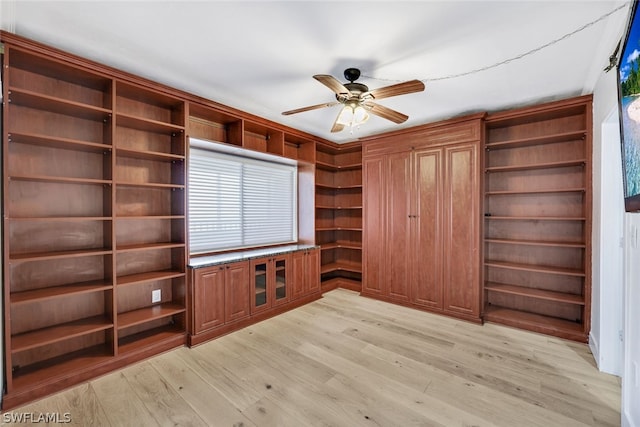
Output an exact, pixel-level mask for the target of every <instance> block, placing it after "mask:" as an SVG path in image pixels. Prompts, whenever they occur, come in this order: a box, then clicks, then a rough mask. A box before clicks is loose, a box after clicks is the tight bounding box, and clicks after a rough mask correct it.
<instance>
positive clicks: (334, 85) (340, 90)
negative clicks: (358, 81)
mask: <svg viewBox="0 0 640 427" xmlns="http://www.w3.org/2000/svg"><path fill="white" fill-rule="evenodd" d="M313 78H314V79H316V80H317V81H319V82H320V83H322V84H323V85H325V86H326V87H328V88H329V89H331V90H332V91H333V92H334V93H335V94H336V95H347V96H348V97H351V96H352V95H351V92H350V91H349V89H347V88H346V87H345V86H344V85H343V84H342V83H340V80H338V79H336V78H335V77H333V76H330V75H327V74H316V75H315V76H313Z"/></svg>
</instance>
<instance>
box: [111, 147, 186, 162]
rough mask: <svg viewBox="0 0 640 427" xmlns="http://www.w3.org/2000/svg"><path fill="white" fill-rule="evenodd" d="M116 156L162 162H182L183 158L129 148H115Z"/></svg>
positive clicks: (176, 155) (178, 155) (177, 155)
mask: <svg viewBox="0 0 640 427" xmlns="http://www.w3.org/2000/svg"><path fill="white" fill-rule="evenodd" d="M116 156H119V157H132V158H135V159H142V160H157V161H162V162H175V161H183V160H184V159H185V156H183V155H180V154H171V153H162V152H159V151H140V150H131V149H129V148H116Z"/></svg>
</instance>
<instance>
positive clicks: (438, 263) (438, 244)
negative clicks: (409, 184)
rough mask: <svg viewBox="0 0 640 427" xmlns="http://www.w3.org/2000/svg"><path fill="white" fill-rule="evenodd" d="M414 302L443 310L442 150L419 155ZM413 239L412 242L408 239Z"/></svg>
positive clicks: (416, 174)
mask: <svg viewBox="0 0 640 427" xmlns="http://www.w3.org/2000/svg"><path fill="white" fill-rule="evenodd" d="M414 161H415V163H414V164H415V173H414V177H415V179H414V185H415V199H414V207H413V209H412V210H413V212H415V215H416V217H415V218H413V221H412V225H413V230H412V232H411V236H413V238H414V244H413V248H412V254H413V266H414V273H413V278H412V281H411V301H412V302H413V303H415V304H419V305H422V306H426V307H430V308H438V309H442V298H443V281H442V274H443V271H442V261H443V260H442V249H443V245H442V227H441V224H442V213H443V198H442V196H443V194H442V193H443V185H442V179H441V176H442V150H441V149H432V150H421V151H417V152H416V153H415V160H414ZM407 240H409V239H407Z"/></svg>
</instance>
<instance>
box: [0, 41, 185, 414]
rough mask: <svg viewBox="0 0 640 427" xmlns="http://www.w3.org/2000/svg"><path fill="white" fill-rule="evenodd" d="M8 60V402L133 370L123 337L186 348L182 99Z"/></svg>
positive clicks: (40, 61) (25, 57)
mask: <svg viewBox="0 0 640 427" xmlns="http://www.w3.org/2000/svg"><path fill="white" fill-rule="evenodd" d="M3 59H4V67H3V68H4V70H3V71H5V72H4V73H3V77H4V78H3V80H5V81H6V89H5V93H4V96H5V97H6V99H7V101H8V102H7V103H6V104H5V106H6V107H5V109H4V111H3V125H4V138H3V150H4V152H5V156H4V179H3V182H4V204H5V211H6V213H7V214H6V216H5V219H4V226H5V230H6V233H7V234H6V236H7V239H6V240H5V246H4V249H5V251H4V254H5V255H4V257H5V272H4V283H5V290H4V291H5V293H4V295H5V301H6V304H7V306H6V310H5V348H6V350H7V351H6V355H7V359H6V362H7V363H6V367H7V369H6V375H5V378H6V396H5V399H4V404H5V407H10V406H13V405H15V404H17V403H20V402H23V401H25V400H28V399H29V398H33V397H35V396H38V395H40V394H42V393H46V392H48V391H50V390H54V389H55V382H56V380H57V379H59V378H61V377H65V378H74V377H75V378H77V379H78V380H81V379H82V378H87V376H88V375H90V374H91V372H92V371H94V370H95V371H97V372H98V371H100V370H101V372H104V367H105V366H106V365H108V364H110V363H113V364H114V365H116V366H117V365H119V364H121V363H122V362H120V361H119V355H120V354H121V353H122V350H123V349H124V347H123V348H119V347H120V345H119V344H120V343H125V342H126V343H127V344H126V345H127V346H128V347H127V348H129V349H137V350H138V351H140V355H141V357H144V356H147V355H149V354H153V352H154V351H155V352H158V351H163V350H165V349H167V348H169V344H168V343H169V342H173V343H172V344H171V346H175V345H180V344H184V342H185V341H186V325H185V313H186V298H185V294H186V273H185V272H186V269H185V268H186V251H185V242H186V224H185V211H186V208H185V204H186V198H185V192H186V187H185V183H186V177H185V172H186V171H185V168H184V161H185V155H186V149H185V142H186V138H185V132H184V131H185V107H184V105H185V101H184V100H181V99H180V98H177V97H173V96H169V95H166V94H163V93H160V92H156V91H155V90H153V89H151V88H149V87H144V86H141V85H137V84H132V83H128V82H124V81H120V80H119V79H117V78H113V77H110V76H108V75H106V74H103V73H101V72H99V71H95V70H92V69H90V67H84V66H81V65H78V64H77V63H72V62H70V63H66V62H65V61H64V60H63V59H60V56H59V55H57V57H53V56H52V57H51V58H48V57H46V56H43V55H42V54H41V53H35V52H31V51H29V48H28V47H23V46H20V43H18V45H16V46H14V45H13V44H12V43H7V44H5V53H4V57H3ZM157 221H165V222H166V223H167V224H170V227H169V231H168V232H167V231H166V230H162V228H163V227H158V226H157ZM150 251H153V253H154V254H160V253H162V252H164V254H163V255H158V256H152V257H149V256H148V253H150ZM124 285H126V286H124ZM116 287H118V288H120V289H121V290H120V291H119V292H116ZM153 289H161V290H162V294H163V296H162V301H161V303H160V304H152V303H151V290H153ZM116 325H117V327H116ZM148 331H155V334H156V338H155V339H153V338H152V337H153V335H154V333H149V332H148ZM167 333H169V335H167ZM142 336H144V337H145V338H144V339H145V340H149V339H153V341H154V342H155V344H154V345H155V346H156V347H157V348H156V349H155V350H145V349H144V348H143V347H141V346H140V345H141V343H139V342H138V343H137V342H136V337H142ZM157 337H162V338H157ZM162 341H164V342H165V344H166V345H163V344H162ZM63 384H69V381H68V380H65V382H64V383H63ZM52 387H53V388H52Z"/></svg>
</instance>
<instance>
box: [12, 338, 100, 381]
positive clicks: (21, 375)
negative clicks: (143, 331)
mask: <svg viewBox="0 0 640 427" xmlns="http://www.w3.org/2000/svg"><path fill="white" fill-rule="evenodd" d="M111 360H113V350H112V349H111V348H110V347H109V348H107V347H106V346H104V345H99V346H95V347H91V348H88V349H85V350H79V351H75V352H73V353H68V354H65V355H63V356H60V357H56V358H54V359H51V360H45V361H43V362H39V363H36V364H34V365H30V366H25V367H18V368H17V369H15V370H14V371H13V389H14V390H16V391H17V390H21V389H26V388H30V387H33V386H34V385H37V384H41V383H42V382H43V381H48V382H54V381H56V380H57V379H61V378H66V377H69V376H70V375H73V373H77V372H79V371H83V370H89V369H91V368H93V367H96V366H99V365H102V364H105V363H108V362H110V361H111Z"/></svg>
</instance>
